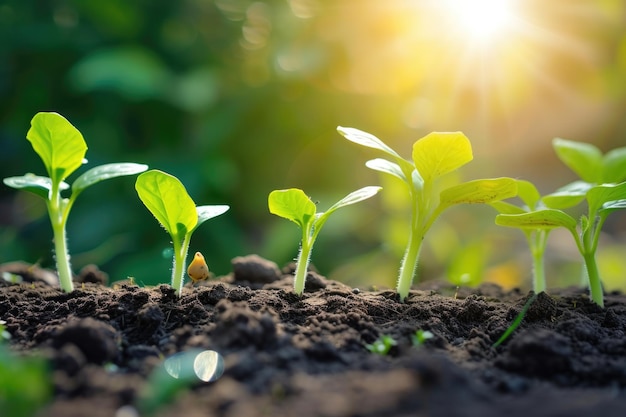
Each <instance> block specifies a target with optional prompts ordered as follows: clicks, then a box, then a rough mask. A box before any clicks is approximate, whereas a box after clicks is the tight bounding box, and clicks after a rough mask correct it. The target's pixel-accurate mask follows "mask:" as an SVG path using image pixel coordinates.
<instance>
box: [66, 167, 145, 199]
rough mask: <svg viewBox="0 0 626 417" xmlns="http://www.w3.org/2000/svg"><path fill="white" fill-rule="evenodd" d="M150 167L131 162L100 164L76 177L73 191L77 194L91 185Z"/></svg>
mask: <svg viewBox="0 0 626 417" xmlns="http://www.w3.org/2000/svg"><path fill="white" fill-rule="evenodd" d="M147 169H148V165H144V164H135V163H132V162H129V163H115V164H105V165H99V166H97V167H94V168H91V169H90V170H89V171H87V172H85V173H84V174H82V175H81V176H80V177H78V178H76V181H74V183H73V184H72V193H73V195H76V194H78V193H80V192H82V191H83V190H84V189H85V188H87V187H90V186H92V185H94V184H96V183H98V182H100V181H104V180H108V179H110V178H115V177H122V176H125V175H135V174H139V173H140V172H144V171H146V170H147Z"/></svg>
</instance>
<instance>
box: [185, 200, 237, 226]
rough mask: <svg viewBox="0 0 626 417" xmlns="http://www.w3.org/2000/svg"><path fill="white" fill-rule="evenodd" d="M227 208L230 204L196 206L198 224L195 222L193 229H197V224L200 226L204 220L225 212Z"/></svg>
mask: <svg viewBox="0 0 626 417" xmlns="http://www.w3.org/2000/svg"><path fill="white" fill-rule="evenodd" d="M228 209H230V206H226V205H214V206H198V207H196V211H197V212H198V224H196V227H195V228H194V229H193V230H195V229H197V228H198V226H200V225H201V224H202V223H204V222H205V221H207V220H210V219H212V218H214V217H217V216H219V215H222V214H224V213H226V212H227V211H228Z"/></svg>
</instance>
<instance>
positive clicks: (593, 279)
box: [583, 252, 604, 308]
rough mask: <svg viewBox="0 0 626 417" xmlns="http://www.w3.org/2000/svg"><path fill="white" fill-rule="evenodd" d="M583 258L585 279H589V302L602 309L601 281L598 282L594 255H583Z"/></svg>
mask: <svg viewBox="0 0 626 417" xmlns="http://www.w3.org/2000/svg"><path fill="white" fill-rule="evenodd" d="M583 258H584V260H585V268H586V270H587V277H588V278H589V291H590V296H591V301H593V302H594V303H596V304H597V305H599V306H600V307H603V308H604V293H603V291H602V281H601V280H600V273H599V271H598V264H597V263H596V257H595V253H594V252H589V253H585V254H584V255H583Z"/></svg>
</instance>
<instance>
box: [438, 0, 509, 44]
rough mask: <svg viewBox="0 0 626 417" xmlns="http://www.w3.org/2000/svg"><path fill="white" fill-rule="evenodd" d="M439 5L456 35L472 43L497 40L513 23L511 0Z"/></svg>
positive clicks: (455, 1)
mask: <svg viewBox="0 0 626 417" xmlns="http://www.w3.org/2000/svg"><path fill="white" fill-rule="evenodd" d="M441 4H442V5H443V6H444V7H445V8H446V9H447V13H449V14H450V17H451V18H452V19H453V24H454V25H455V28H456V30H457V31H458V34H459V35H460V36H463V37H466V38H467V39H469V40H472V41H478V42H482V43H487V42H492V41H494V40H497V39H498V38H499V37H500V36H501V35H503V34H504V33H505V32H507V31H508V30H509V29H510V28H511V26H512V25H513V23H514V21H515V10H514V4H513V0H445V1H444V2H442V3H441Z"/></svg>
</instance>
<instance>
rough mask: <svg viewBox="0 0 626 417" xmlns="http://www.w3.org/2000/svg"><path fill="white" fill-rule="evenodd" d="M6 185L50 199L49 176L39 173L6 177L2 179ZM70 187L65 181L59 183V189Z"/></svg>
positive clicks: (50, 185)
mask: <svg viewBox="0 0 626 417" xmlns="http://www.w3.org/2000/svg"><path fill="white" fill-rule="evenodd" d="M2 181H3V182H4V183H5V184H6V185H8V186H9V187H12V188H17V189H20V190H24V191H29V192H31V193H33V194H37V195H38V196H40V197H43V198H44V199H45V200H49V199H50V191H51V190H52V180H51V179H50V178H49V177H40V176H39V175H34V174H26V175H23V176H21V177H8V178H5V179H3V180H2ZM68 188H70V186H69V184H67V183H66V182H61V184H60V185H59V189H60V191H63V190H67V189H68Z"/></svg>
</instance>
